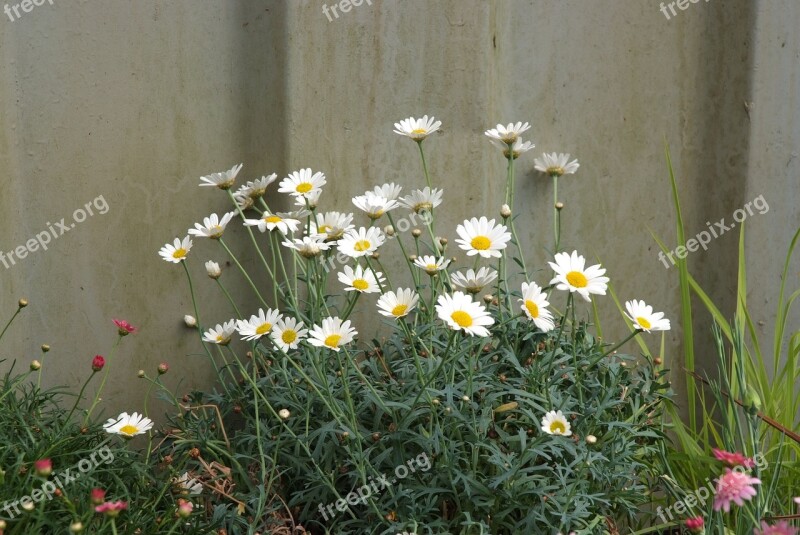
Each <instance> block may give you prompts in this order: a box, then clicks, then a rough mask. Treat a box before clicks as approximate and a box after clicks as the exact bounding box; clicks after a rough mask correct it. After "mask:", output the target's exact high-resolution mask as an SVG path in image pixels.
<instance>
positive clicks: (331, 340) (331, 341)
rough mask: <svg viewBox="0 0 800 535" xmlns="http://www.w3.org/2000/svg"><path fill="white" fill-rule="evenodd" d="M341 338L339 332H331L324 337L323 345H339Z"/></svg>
mask: <svg viewBox="0 0 800 535" xmlns="http://www.w3.org/2000/svg"><path fill="white" fill-rule="evenodd" d="M341 339H342V335H340V334H332V335H330V336H329V337H327V338H326V339H325V345H326V346H328V347H339V341H340V340H341Z"/></svg>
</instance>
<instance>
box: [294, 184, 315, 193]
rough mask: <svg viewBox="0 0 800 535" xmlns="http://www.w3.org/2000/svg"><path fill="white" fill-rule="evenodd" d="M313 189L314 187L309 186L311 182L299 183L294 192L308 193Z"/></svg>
mask: <svg viewBox="0 0 800 535" xmlns="http://www.w3.org/2000/svg"><path fill="white" fill-rule="evenodd" d="M313 187H314V186H313V185H312V184H311V182H301V183H300V184H298V185H297V187H296V188H295V191H296V192H297V193H308V192H309V191H311V189H312V188H313Z"/></svg>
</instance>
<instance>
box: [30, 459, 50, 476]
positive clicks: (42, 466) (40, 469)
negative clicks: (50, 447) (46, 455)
mask: <svg viewBox="0 0 800 535" xmlns="http://www.w3.org/2000/svg"><path fill="white" fill-rule="evenodd" d="M33 469H34V470H36V475H39V476H42V477H47V476H49V475H50V474H51V473H52V471H53V461H51V460H50V459H39V460H38V461H36V462H34V463H33Z"/></svg>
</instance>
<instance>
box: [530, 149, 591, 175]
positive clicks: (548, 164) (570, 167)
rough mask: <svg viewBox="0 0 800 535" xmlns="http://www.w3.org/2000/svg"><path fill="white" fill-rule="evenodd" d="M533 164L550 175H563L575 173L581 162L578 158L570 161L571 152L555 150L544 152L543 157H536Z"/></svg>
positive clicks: (538, 169)
mask: <svg viewBox="0 0 800 535" xmlns="http://www.w3.org/2000/svg"><path fill="white" fill-rule="evenodd" d="M533 166H534V167H535V168H536V170H537V171H540V172H542V173H544V174H546V175H550V176H562V175H571V174H574V173H575V171H577V170H578V167H580V164H579V163H578V160H572V161H571V162H570V161H569V153H566V154H564V153H558V154H556V153H555V152H553V153H551V154H548V153H546V152H545V153H544V154H542V158H541V159H539V158H534V160H533Z"/></svg>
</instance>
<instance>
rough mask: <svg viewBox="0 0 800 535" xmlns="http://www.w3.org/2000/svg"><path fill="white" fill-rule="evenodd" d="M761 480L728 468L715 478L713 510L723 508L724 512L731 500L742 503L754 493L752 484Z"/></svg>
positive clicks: (728, 509)
mask: <svg viewBox="0 0 800 535" xmlns="http://www.w3.org/2000/svg"><path fill="white" fill-rule="evenodd" d="M760 483H761V480H760V479H758V478H757V477H750V474H745V473H742V472H735V471H733V470H731V469H730V468H726V469H725V473H724V474H723V475H721V476H720V478H719V479H718V480H717V490H716V492H715V495H714V510H715V511H719V510H720V509H723V510H724V511H725V512H726V513H727V512H728V511H730V510H731V502H733V503H735V504H736V505H738V506H740V507H741V506H742V505H744V500H749V499H750V498H752V497H753V496H755V495H756V489H755V488H753V485H758V484H760Z"/></svg>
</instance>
